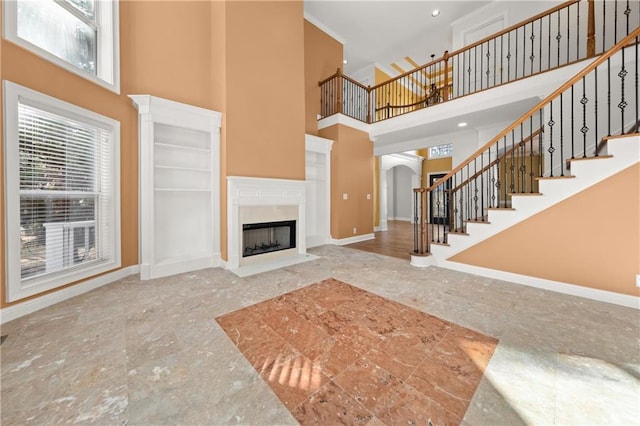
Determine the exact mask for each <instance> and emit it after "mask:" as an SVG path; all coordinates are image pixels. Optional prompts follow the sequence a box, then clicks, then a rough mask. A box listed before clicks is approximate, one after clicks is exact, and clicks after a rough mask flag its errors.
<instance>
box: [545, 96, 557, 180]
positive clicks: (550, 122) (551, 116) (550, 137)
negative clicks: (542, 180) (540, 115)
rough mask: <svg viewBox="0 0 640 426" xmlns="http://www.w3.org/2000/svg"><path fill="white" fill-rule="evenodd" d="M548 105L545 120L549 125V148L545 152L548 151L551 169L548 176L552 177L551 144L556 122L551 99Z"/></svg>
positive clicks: (552, 150)
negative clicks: (547, 118)
mask: <svg viewBox="0 0 640 426" xmlns="http://www.w3.org/2000/svg"><path fill="white" fill-rule="evenodd" d="M549 105H550V112H549V121H548V122H547V125H548V126H549V148H547V152H548V153H549V169H550V171H551V174H550V176H551V177H553V153H554V152H555V150H556V149H555V148H554V146H553V126H555V124H556V122H555V121H553V101H551V102H550V103H549Z"/></svg>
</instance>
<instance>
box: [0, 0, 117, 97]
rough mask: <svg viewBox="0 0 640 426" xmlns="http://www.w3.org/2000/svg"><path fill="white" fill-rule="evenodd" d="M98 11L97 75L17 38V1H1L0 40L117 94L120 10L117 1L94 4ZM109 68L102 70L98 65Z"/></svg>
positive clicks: (104, 0) (102, 0)
mask: <svg viewBox="0 0 640 426" xmlns="http://www.w3.org/2000/svg"><path fill="white" fill-rule="evenodd" d="M98 4H99V6H102V7H99V10H96V17H97V20H99V21H100V22H98V35H97V39H96V44H97V49H96V61H97V63H98V70H97V72H96V74H97V75H93V74H91V73H89V72H87V71H84V70H82V69H80V68H78V67H76V66H75V65H73V64H71V63H70V62H68V61H66V60H64V59H62V58H59V57H58V56H56V55H54V54H52V53H50V52H49V51H47V50H45V49H43V48H41V47H38V46H36V45H35V44H33V43H31V42H29V41H27V40H25V39H23V38H20V37H18V9H17V7H18V6H17V1H16V0H10V1H3V2H2V5H3V19H2V20H3V28H4V30H3V37H4V38H5V39H6V40H8V41H10V42H12V43H14V44H16V45H18V46H20V47H22V48H23V49H26V50H28V51H30V52H31V53H34V54H36V55H38V56H40V57H41V58H42V59H44V60H46V61H49V62H51V63H53V64H54V65H57V66H59V67H60V68H63V69H65V70H66V71H69V72H71V73H73V74H76V75H78V76H80V77H82V78H85V79H87V80H89V81H92V82H94V83H96V84H98V85H100V86H102V87H104V88H106V89H108V90H111V91H112V92H115V93H117V94H120V23H119V22H120V19H119V13H120V7H119V1H112V0H101V1H99V2H96V5H98ZM105 5H110V7H109V8H108V9H110V12H111V13H104V11H105V9H107V8H106V7H104V6H105ZM105 63H106V64H108V66H106V67H102V65H101V64H105Z"/></svg>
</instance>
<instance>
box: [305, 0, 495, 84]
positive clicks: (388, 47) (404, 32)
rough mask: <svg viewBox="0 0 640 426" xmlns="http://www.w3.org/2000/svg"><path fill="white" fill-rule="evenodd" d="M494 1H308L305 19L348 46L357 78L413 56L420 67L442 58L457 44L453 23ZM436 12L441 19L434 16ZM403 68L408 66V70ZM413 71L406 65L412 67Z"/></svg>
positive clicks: (351, 70) (348, 70)
mask: <svg viewBox="0 0 640 426" xmlns="http://www.w3.org/2000/svg"><path fill="white" fill-rule="evenodd" d="M488 3H490V1H480V0H475V1H457V0H449V1H423V0H420V1H418V0H414V1H391V0H366V1H363V0H359V1H358V0H355V1H351V0H349V1H347V0H305V1H304V11H305V17H307V19H309V20H310V21H311V22H312V23H314V24H316V25H317V26H319V27H320V28H321V29H322V30H324V31H326V32H328V33H329V34H330V35H332V36H334V37H335V38H337V39H338V41H340V42H342V43H343V45H344V55H345V59H347V60H348V63H347V64H346V65H345V66H344V71H345V73H346V74H347V75H348V74H350V73H351V74H353V73H355V72H357V71H360V70H362V69H363V68H365V67H367V66H369V65H371V64H377V65H379V66H381V67H383V69H385V70H389V68H390V64H391V63H393V62H398V63H403V64H405V65H406V62H402V61H403V58H404V57H405V56H411V57H412V58H413V59H414V60H415V61H416V62H418V63H419V64H424V63H427V62H429V61H430V60H431V58H430V55H431V54H435V55H436V58H438V57H440V56H441V55H442V54H443V53H444V50H445V49H447V48H449V47H450V46H451V40H452V31H451V22H453V21H455V20H457V19H459V18H460V17H462V16H464V15H466V14H468V13H470V12H472V11H474V10H476V9H478V8H480V7H482V6H484V5H486V4H488ZM434 9H439V10H440V15H438V16H437V17H435V18H434V17H432V16H431V12H432V10H434ZM405 65H403V68H404V67H405ZM409 68H410V67H409V66H408V65H406V69H409Z"/></svg>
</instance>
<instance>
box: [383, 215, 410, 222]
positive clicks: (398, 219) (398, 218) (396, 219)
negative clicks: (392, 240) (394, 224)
mask: <svg viewBox="0 0 640 426" xmlns="http://www.w3.org/2000/svg"><path fill="white" fill-rule="evenodd" d="M387 220H393V221H398V222H412V221H413V218H411V217H404V216H399V217H388V218H387Z"/></svg>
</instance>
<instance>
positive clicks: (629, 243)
mask: <svg viewBox="0 0 640 426" xmlns="http://www.w3.org/2000/svg"><path fill="white" fill-rule="evenodd" d="M639 41H640V27H637V28H636V29H635V30H634V31H632V32H631V33H630V35H629V36H627V37H626V38H625V39H623V40H622V41H620V42H619V43H618V44H616V45H615V46H614V47H613V48H612V49H610V50H609V51H608V52H606V53H605V54H603V55H602V56H601V57H599V58H598V59H597V60H595V61H594V62H592V63H591V64H590V65H588V66H587V67H586V68H585V69H584V70H583V71H581V72H580V73H578V74H577V75H576V76H574V77H573V78H571V79H570V80H569V81H568V82H567V83H565V84H563V85H562V86H561V87H560V88H558V89H557V90H556V91H554V92H553V93H552V94H550V95H549V96H548V97H547V98H545V99H544V100H542V101H541V102H540V103H539V104H538V105H536V106H535V107H533V108H532V109H531V110H530V111H529V112H528V113H526V114H525V115H524V116H522V117H521V118H520V119H518V120H517V121H516V122H514V123H513V124H512V125H510V126H508V127H507V128H506V129H505V130H504V131H502V132H501V133H500V134H498V135H497V136H496V137H495V138H493V139H492V140H491V141H489V142H488V143H487V144H485V145H484V146H483V147H482V148H480V149H479V150H478V151H477V152H476V153H475V154H474V155H472V156H471V157H469V158H468V159H467V160H466V161H464V162H463V163H462V164H460V165H458V166H457V167H456V168H455V169H454V170H452V171H451V172H450V173H448V174H447V175H446V176H444V177H443V178H442V179H441V180H439V181H438V182H436V183H434V184H433V185H432V186H431V187H429V188H419V189H415V190H414V192H415V195H416V201H415V205H416V211H415V218H416V220H415V222H416V225H415V227H416V229H415V236H416V238H415V244H414V252H413V255H412V261H411V263H412V265H414V266H430V265H435V266H443V267H447V268H451V269H457V270H462V271H466V272H471V273H476V274H480V275H484V276H489V277H494V278H500V279H506V280H509V281H511V282H516V283H521V284H527V285H532V286H535V287H542V288H547V289H551V290H555V291H560V292H564V293H570V294H574V295H579V296H584V297H590V298H595V299H598V300H603V301H607V302H612V303H617V304H621V305H624V306H630V307H635V308H640V304H639V299H638V296H639V295H640V291H638V289H637V288H635V286H634V285H633V284H634V281H635V280H634V277H633V275H634V274H637V273H638V272H639V271H638V268H640V263H639V262H638V260H637V259H634V258H633V257H634V256H635V257H637V255H638V254H640V251H638V245H639V244H640V235H638V234H640V231H638V230H635V229H636V227H637V212H636V213H635V218H634V219H631V225H629V226H630V228H632V229H624V227H623V229H621V230H616V231H617V232H630V234H628V236H627V238H625V239H623V240H622V241H623V245H624V246H625V247H629V248H630V250H631V251H638V253H635V254H633V256H632V258H631V259H630V260H628V261H627V262H626V264H625V265H624V268H626V269H625V272H624V274H623V275H622V276H615V272H616V270H617V269H618V266H619V265H618V263H617V262H616V261H615V259H614V260H613V261H610V260H609V261H602V260H601V258H602V257H603V256H601V255H598V254H597V252H598V250H599V248H600V241H598V239H597V238H594V239H593V241H588V242H586V243H582V244H585V245H592V246H593V253H594V254H595V255H594V256H591V255H590V254H585V255H584V256H583V257H582V258H579V259H578V260H577V261H576V260H575V259H574V257H573V255H572V253H573V252H578V251H584V247H577V248H576V247H573V246H572V245H571V240H572V239H573V238H572V237H571V236H570V235H566V236H565V240H563V241H558V240H557V238H555V235H549V241H550V242H553V244H549V245H547V246H545V245H541V246H538V251H539V252H540V251H547V250H548V251H552V252H554V253H557V255H556V256H555V259H554V258H549V256H539V255H538V254H539V253H535V252H534V253H532V252H531V251H527V250H522V248H523V247H526V246H527V241H526V238H525V239H524V240H521V241H514V240H513V239H508V238H507V239H506V240H503V241H511V243H510V244H512V245H513V246H512V247H509V248H508V249H506V250H505V249H504V247H500V246H496V245H495V244H493V245H492V244H491V241H496V238H500V236H499V234H501V233H504V232H511V233H512V235H513V231H510V230H511V229H512V228H514V227H516V225H518V224H520V223H523V222H525V221H527V220H528V219H531V218H534V217H535V216H536V215H538V214H541V213H542V212H545V211H547V210H551V209H553V208H554V206H556V205H558V204H559V203H561V202H564V201H567V200H570V199H572V197H574V196H577V195H578V194H580V193H582V192H584V191H586V190H588V189H589V188H591V187H594V186H595V185H596V184H599V183H601V182H603V181H605V180H606V179H607V178H610V177H613V176H616V175H618V174H621V173H623V172H625V171H626V170H636V169H630V168H631V167H634V166H636V167H637V164H638V163H639V162H640V134H638V133H637V126H638V120H639V118H640V112H639V111H640V110H639V106H638V104H639V101H640V99H639V98H640V93H639V82H638V73H639V71H638V68H639V61H638V51H639V46H638V44H639ZM625 129H626V130H625ZM639 185H640V184H639V183H638V177H635V179H632V183H631V184H630V188H628V190H629V195H628V197H630V198H633V197H638V189H639ZM624 197H627V196H626V195H623V198H624ZM431 200H437V201H435V202H434V203H433V204H431V205H430V201H431ZM623 201H624V200H622V199H618V200H617V202H615V203H614V204H613V205H611V206H610V209H620V208H623V207H622V206H624V205H625V204H624V202H623ZM626 208H627V209H628V210H633V209H634V208H635V209H637V206H635V205H633V204H631V205H630V206H629V205H627V207H626ZM604 211H605V213H606V210H604ZM429 212H431V213H432V215H433V216H436V217H438V220H434V221H433V223H429V222H428V220H429V219H428V218H429V216H430V214H429ZM436 212H437V213H436ZM582 216H583V212H581V211H574V212H572V215H571V216H570V217H569V219H568V220H571V221H573V220H576V221H580V220H581V217H582ZM606 221H607V217H606V214H603V215H602V217H601V218H600V217H599V218H597V219H596V220H593V219H592V220H591V221H587V222H586V223H584V224H583V226H582V228H580V229H579V232H580V233H584V234H588V233H589V232H594V229H597V227H599V226H606ZM443 223H444V224H443ZM540 223H541V225H540V228H539V229H535V230H533V233H532V231H531V229H529V231H528V232H529V233H528V234H527V235H529V236H531V239H532V240H536V242H539V240H540V238H539V236H540V235H541V234H544V233H545V232H548V231H547V230H546V229H545V225H544V223H543V222H540ZM514 229H515V228H514ZM614 229H616V225H613V226H612V232H616V231H614ZM516 234H517V232H516ZM559 246H561V247H559ZM483 250H484V251H485V252H484V253H482V251H483ZM491 250H494V251H496V254H495V257H501V259H500V260H499V261H495V259H487V256H486V251H491ZM497 252H500V253H497ZM600 252H602V250H600ZM522 256H528V257H530V259H526V260H525V261H522V258H521V257H522ZM563 257H566V258H567V259H573V260H572V262H573V263H569V262H568V261H567V262H565V263H564V264H563V263H562V262H556V260H557V259H561V258H563ZM479 259H481V260H479ZM539 259H545V261H542V262H540V261H539ZM582 262H584V265H581V264H579V263H582ZM599 263H602V264H603V266H602V268H605V269H607V268H609V269H610V271H611V278H610V277H609V276H607V275H606V274H605V276H604V278H601V279H600V281H599V282H597V280H593V279H591V277H589V276H586V277H585V276H584V274H583V275H582V276H580V275H581V274H579V273H577V274H573V275H572V277H571V278H563V279H562V280H558V279H549V277H552V278H555V277H566V276H567V275H566V274H563V273H562V271H560V272H558V271H556V272H555V273H553V274H550V273H548V272H546V271H545V268H547V269H548V268H555V269H561V268H562V267H566V268H571V269H572V270H579V269H580V268H586V269H588V268H593V270H594V271H601V270H602V268H594V265H598V264H599ZM514 264H517V265H518V266H517V267H515V266H512V265H514ZM523 264H524V265H525V266H522V265H523ZM585 265H586V266H585ZM577 276H580V277H579V278H574V277H577ZM608 281H614V282H612V283H609V282H608ZM613 288H615V290H614V291H611V289H613Z"/></svg>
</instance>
